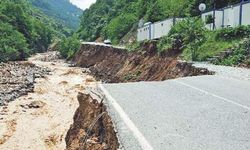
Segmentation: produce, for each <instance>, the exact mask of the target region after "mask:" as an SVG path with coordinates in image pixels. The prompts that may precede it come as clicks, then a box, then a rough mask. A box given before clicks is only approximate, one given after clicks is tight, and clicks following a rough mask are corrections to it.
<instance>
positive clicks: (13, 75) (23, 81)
mask: <svg viewBox="0 0 250 150" xmlns="http://www.w3.org/2000/svg"><path fill="white" fill-rule="evenodd" d="M48 73H49V70H48V69H46V68H41V67H38V66H35V65H34V64H32V63H29V62H9V63H0V106H1V105H4V104H6V103H7V102H10V101H13V100H14V99H15V98H17V97H19V96H22V95H25V94H27V93H28V92H32V91H33V89H34V82H35V78H39V77H44V75H45V74H48Z"/></svg>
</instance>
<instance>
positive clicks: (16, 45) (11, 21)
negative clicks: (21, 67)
mask: <svg viewBox="0 0 250 150" xmlns="http://www.w3.org/2000/svg"><path fill="white" fill-rule="evenodd" d="M0 33H1V37H0V53H1V56H0V62H2V61H10V60H23V59H25V58H26V57H27V56H29V55H30V54H33V53H36V52H43V51H45V50H46V49H47V48H48V46H49V45H50V44H51V42H52V40H53V39H56V38H61V37H64V36H67V35H69V34H70V30H69V29H67V28H65V26H64V25H62V24H61V23H58V22H56V21H55V20H54V19H52V18H50V17H48V16H46V15H44V14H43V13H42V12H40V11H39V10H37V9H35V8H34V7H32V6H31V5H30V3H28V2H27V1H26V0H5V1H0Z"/></svg>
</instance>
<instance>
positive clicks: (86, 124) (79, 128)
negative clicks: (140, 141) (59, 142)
mask: <svg viewBox="0 0 250 150" xmlns="http://www.w3.org/2000/svg"><path fill="white" fill-rule="evenodd" d="M77 98H78V101H79V108H78V109H77V111H76V113H75V115H74V124H73V125H71V128H70V129H69V131H68V133H67V136H66V144H67V150H94V149H98V150H117V149H118V148H119V143H118V139H117V137H116V132H115V130H114V127H113V125H112V121H111V118H110V117H109V116H108V114H107V111H106V107H105V106H104V105H103V104H102V102H99V101H98V100H96V99H94V98H92V96H91V95H89V94H83V93H79V94H78V97H77Z"/></svg>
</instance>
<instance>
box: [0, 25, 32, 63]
mask: <svg viewBox="0 0 250 150" xmlns="http://www.w3.org/2000/svg"><path fill="white" fill-rule="evenodd" d="M0 33H1V37H0V54H1V55H0V62H2V61H12V60H19V59H22V60H23V59H25V58H26V57H27V56H28V54H29V51H28V44H27V43H26V40H25V37H24V36H23V34H21V33H20V32H18V31H17V30H15V29H14V28H13V27H12V26H11V25H10V24H7V23H2V22H1V21H0Z"/></svg>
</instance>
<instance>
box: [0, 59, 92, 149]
mask: <svg viewBox="0 0 250 150" xmlns="http://www.w3.org/2000/svg"><path fill="white" fill-rule="evenodd" d="M41 57H43V55H37V56H34V57H33V58H31V59H30V60H29V61H31V62H33V63H34V64H36V65H38V66H44V67H48V68H49V69H51V74H50V75H47V76H46V77H45V78H39V79H36V83H35V89H34V93H29V94H28V95H26V96H22V97H20V98H18V99H16V100H15V101H13V102H11V103H9V104H8V106H6V107H1V108H0V149H1V150H45V149H46V150H47V149H51V150H53V149H60V150H63V149H65V148H66V144H65V140H64V139H65V136H66V133H67V130H68V129H69V128H70V125H71V124H72V123H73V115H74V113H75V111H76V109H77V107H78V101H77V93H78V92H83V91H84V89H85V88H86V87H92V86H93V87H95V86H96V85H97V83H96V82H95V80H94V79H93V78H92V77H91V76H88V75H87V74H85V73H83V72H84V70H83V69H82V68H72V67H68V64H66V63H64V62H63V61H56V62H42V61H38V58H41Z"/></svg>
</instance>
